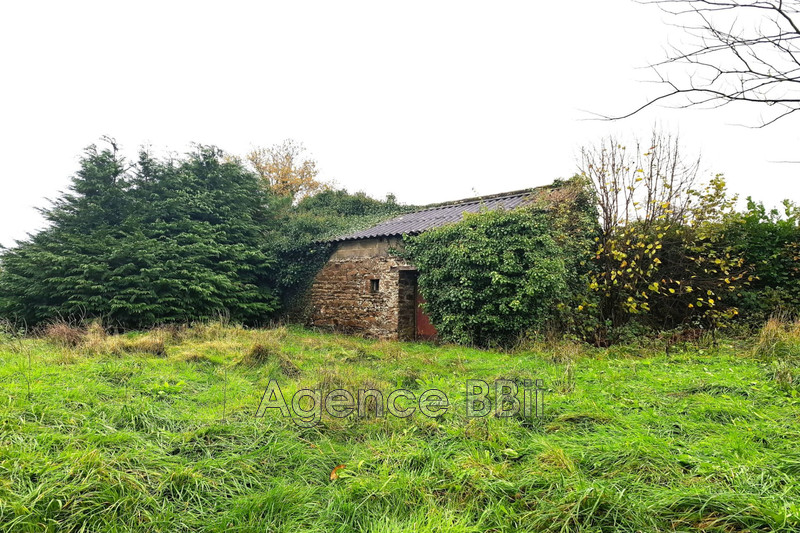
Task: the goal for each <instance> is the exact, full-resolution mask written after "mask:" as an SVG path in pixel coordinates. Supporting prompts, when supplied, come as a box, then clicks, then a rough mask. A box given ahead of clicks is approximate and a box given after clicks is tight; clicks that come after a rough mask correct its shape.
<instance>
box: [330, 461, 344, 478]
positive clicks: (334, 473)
mask: <svg viewBox="0 0 800 533" xmlns="http://www.w3.org/2000/svg"><path fill="white" fill-rule="evenodd" d="M345 467H347V465H339V466H337V467H336V468H334V469H333V470H331V481H333V480H334V479H339V470H344V469H345Z"/></svg>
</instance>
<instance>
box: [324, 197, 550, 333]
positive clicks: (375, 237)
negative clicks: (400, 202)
mask: <svg viewBox="0 0 800 533" xmlns="http://www.w3.org/2000/svg"><path fill="white" fill-rule="evenodd" d="M543 190H544V188H538V189H525V190H522V191H514V192H508V193H502V194H495V195H492V196H483V197H478V198H469V199H465V200H458V201H455V202H448V203H445V204H438V205H433V206H429V207H427V208H425V209H421V210H419V211H415V212H413V213H407V214H404V215H400V216H398V217H395V218H392V219H390V220H387V221H385V222H381V223H380V224H378V225H376V226H373V227H371V228H368V229H365V230H362V231H357V232H355V233H351V234H348V235H343V236H341V237H337V238H335V239H333V243H334V245H335V247H334V251H333V253H332V255H331V257H330V259H329V260H328V262H327V263H326V264H325V266H324V267H323V268H322V269H321V270H320V272H319V273H318V274H317V276H316V277H315V279H314V282H313V284H312V286H311V290H310V295H309V299H310V301H309V303H310V309H309V311H310V317H309V321H310V324H311V325H313V326H316V327H322V328H328V329H333V330H336V331H342V332H346V333H356V334H361V335H364V336H367V337H375V338H382V339H399V340H414V339H424V338H431V337H434V336H435V335H436V330H435V329H434V327H433V326H432V325H431V323H430V320H429V319H428V317H427V316H426V315H425V313H424V312H423V310H422V308H421V307H420V304H421V303H422V302H423V299H422V295H421V294H420V293H419V291H418V290H417V270H416V268H414V266H413V265H411V264H409V263H407V262H405V261H403V260H402V259H400V258H398V257H396V256H394V255H392V254H391V253H390V250H391V249H393V248H400V247H402V245H403V237H404V236H405V235H416V234H419V233H422V232H424V231H426V230H429V229H431V228H436V227H439V226H443V225H445V224H451V223H454V222H458V221H460V220H461V219H462V217H463V215H464V213H476V212H479V211H481V210H482V209H489V210H491V209H498V208H502V209H514V208H517V207H520V206H522V205H525V204H527V203H530V202H531V201H532V200H533V199H534V198H536V197H538V196H539V195H540V193H541V192H542V191H543Z"/></svg>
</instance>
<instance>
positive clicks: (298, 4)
mask: <svg viewBox="0 0 800 533" xmlns="http://www.w3.org/2000/svg"><path fill="white" fill-rule="evenodd" d="M665 21H666V20H665V18H664V16H663V15H662V14H661V12H660V11H659V10H658V9H657V8H655V7H652V6H642V5H639V4H636V3H634V2H633V1H631V0H603V1H602V2H600V1H597V0H573V1H571V2H564V3H563V4H562V3H561V2H532V1H530V0H527V1H502V0H496V1H493V2H489V1H484V2H470V1H464V0H459V1H450V2H445V1H440V0H436V1H431V0H428V1H426V2H416V1H408V0H407V1H403V2H393V3H390V2H377V1H374V0H373V1H365V2H349V1H344V0H338V1H336V2H331V1H314V2H312V1H298V0H294V1H282V2H276V1H264V0H262V1H251V2H235V1H230V0H229V1H227V2H200V1H192V2H179V1H175V0H172V1H169V2H167V1H165V0H162V1H159V2H151V1H142V0H139V1H136V2H131V1H128V2H122V1H117V2H109V1H102V2H88V1H78V0H73V1H71V2H63V1H59V2H10V1H5V2H3V3H2V4H0V76H2V77H0V158H2V165H0V244H3V245H6V246H9V245H12V244H13V242H14V239H15V238H24V237H25V235H26V233H28V232H31V231H35V230H36V229H37V228H39V227H41V225H42V220H41V218H40V217H39V215H38V213H37V212H36V211H35V210H34V206H40V207H41V206H46V205H48V204H47V201H46V200H45V198H48V197H49V198H53V197H57V196H58V194H59V191H61V190H64V189H65V188H66V187H67V185H68V184H69V177H70V176H71V175H72V173H74V172H75V170H76V169H77V161H78V158H79V156H80V154H81V151H82V149H83V148H84V147H85V146H87V145H89V144H91V143H93V142H97V140H98V139H99V137H100V136H101V135H110V136H113V137H115V138H116V139H117V141H118V142H119V143H121V144H122V146H123V148H124V149H125V151H126V153H128V154H130V156H135V153H136V151H137V149H138V148H139V146H141V145H142V144H151V145H153V146H154V147H155V148H157V149H162V150H175V151H184V150H185V149H186V148H187V147H188V145H189V143H190V142H193V141H194V142H202V143H209V144H216V145H217V146H219V147H221V148H223V149H225V150H226V151H229V152H232V153H237V154H244V153H245V152H247V151H248V149H249V148H251V146H253V145H264V146H268V145H271V144H274V143H278V142H280V141H282V140H283V139H285V138H292V139H295V140H298V141H301V142H303V143H304V144H305V145H306V147H307V148H308V149H309V150H310V152H311V153H312V155H313V156H314V157H315V158H316V159H317V161H318V162H319V166H320V168H321V171H322V172H321V176H320V177H322V178H326V179H333V180H336V182H337V184H338V185H339V186H343V187H346V188H347V189H348V190H351V191H358V190H363V191H365V192H367V193H368V194H370V195H373V196H376V197H379V198H383V197H384V196H385V195H386V193H388V192H393V193H395V194H396V195H397V197H398V200H399V201H401V202H405V203H419V204H422V203H429V202H436V201H445V200H451V199H457V198H462V197H468V196H473V195H475V194H491V193H496V192H502V191H507V190H514V189H520V188H525V187H531V186H536V185H541V184H545V183H549V182H551V181H552V180H553V179H555V178H558V177H569V176H570V175H572V174H573V173H574V172H575V168H576V160H575V156H576V153H577V151H578V150H579V148H580V146H582V145H584V144H587V143H592V142H595V141H596V140H598V139H599V138H600V137H603V136H605V135H608V134H617V135H625V136H634V135H636V136H641V137H646V136H647V135H648V133H649V130H650V129H651V128H652V126H653V124H654V123H656V122H657V123H658V124H660V125H661V127H662V128H663V129H665V130H668V131H672V132H678V133H680V135H681V137H682V140H683V144H684V146H685V148H686V152H687V153H697V152H700V153H702V156H703V161H704V168H705V170H706V171H707V174H708V175H711V174H713V173H716V172H721V173H724V174H725V175H726V176H727V178H728V181H729V186H730V189H731V190H732V191H733V192H737V193H739V194H740V195H741V196H742V197H744V196H747V195H753V196H754V197H755V198H756V199H761V200H764V201H765V202H766V203H767V204H770V205H774V204H776V203H777V202H778V201H780V200H781V199H782V198H786V197H788V198H792V199H794V200H800V180H798V178H800V165H799V164H779V163H774V162H771V161H780V160H800V115H793V116H792V117H789V118H786V119H784V120H783V121H781V122H778V123H777V124H775V125H774V126H771V127H769V128H766V129H751V128H744V127H741V126H737V125H735V124H741V123H745V124H753V123H754V120H753V116H754V115H751V114H749V113H748V111H747V109H744V110H743V109H735V108H726V109H721V110H712V111H709V110H673V109H666V108H653V109H650V110H648V111H646V112H643V113H641V114H640V115H637V116H636V117H634V118H631V119H626V120H624V121H621V122H613V123H610V122H604V121H586V120H583V119H586V118H588V117H589V115H588V114H587V113H586V112H585V110H589V111H594V112H598V113H607V114H615V113H623V112H626V111H629V110H631V109H632V108H633V107H635V106H638V105H640V104H642V103H644V102H645V101H646V99H647V97H648V96H655V95H657V94H659V93H660V92H661V91H662V90H663V88H662V87H659V86H658V85H654V84H647V83H642V81H641V80H646V79H650V74H649V72H648V71H647V70H644V69H641V67H644V66H645V65H647V64H648V63H650V62H654V61H657V60H659V59H662V58H663V57H664V50H663V47H664V46H665V45H666V44H667V43H669V42H672V43H679V42H680V40H681V38H682V33H681V32H680V31H679V30H677V29H675V28H672V27H670V26H668V25H667V24H666V23H665Z"/></svg>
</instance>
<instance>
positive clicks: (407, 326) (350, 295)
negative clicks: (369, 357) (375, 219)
mask: <svg viewBox="0 0 800 533" xmlns="http://www.w3.org/2000/svg"><path fill="white" fill-rule="evenodd" d="M400 246H402V242H401V241H400V240H399V239H398V238H382V237H379V238H374V239H361V240H356V241H347V242H341V243H339V244H338V245H337V248H336V250H335V251H334V253H333V255H332V256H331V258H330V260H329V261H328V262H327V263H326V265H325V266H324V267H323V268H322V270H320V272H319V273H318V274H317V276H316V278H315V279H314V283H313V284H312V286H311V292H310V304H311V317H310V323H311V325H313V326H316V327H321V328H326V329H332V330H336V331H341V332H345V333H357V334H361V335H364V336H367V337H374V338H381V339H400V340H411V339H413V338H414V327H415V326H414V313H415V310H416V270H415V269H414V267H413V266H411V265H409V264H408V263H406V262H404V261H403V260H402V259H400V258H398V257H395V256H393V255H391V254H390V253H389V250H390V249H391V248H398V247H400Z"/></svg>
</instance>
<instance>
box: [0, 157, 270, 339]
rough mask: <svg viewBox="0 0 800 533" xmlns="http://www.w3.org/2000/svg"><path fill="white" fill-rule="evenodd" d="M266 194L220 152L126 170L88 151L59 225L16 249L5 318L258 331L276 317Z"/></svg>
mask: <svg viewBox="0 0 800 533" xmlns="http://www.w3.org/2000/svg"><path fill="white" fill-rule="evenodd" d="M269 200H270V198H269V196H268V195H267V194H266V193H265V192H263V190H262V188H261V187H260V185H259V182H258V178H257V177H256V176H255V175H254V174H252V173H250V172H248V171H247V170H245V169H244V168H243V167H242V166H241V165H239V164H238V163H236V162H223V160H222V153H221V152H220V151H219V150H218V149H216V148H213V147H205V146H198V147H197V148H196V150H195V151H194V152H193V153H190V154H187V155H186V156H185V157H184V158H182V159H175V160H168V161H159V160H156V159H154V158H152V157H151V156H150V155H148V154H147V153H146V152H142V153H141V154H140V156H139V160H138V162H137V163H135V164H133V165H130V166H129V165H128V164H127V163H126V162H125V161H124V160H123V159H122V157H121V156H120V155H119V154H118V153H117V149H116V146H115V145H114V144H113V142H112V143H111V147H110V148H105V149H102V150H99V149H98V148H97V147H95V146H91V147H89V148H88V149H87V150H86V153H85V155H84V157H83V158H82V160H81V168H80V170H79V172H78V173H77V174H76V176H75V177H74V178H73V183H72V187H71V189H70V192H69V193H67V194H65V195H63V196H62V197H61V198H60V199H59V200H57V201H56V202H55V203H54V205H53V206H52V208H50V209H48V210H45V211H44V215H45V216H46V218H47V220H48V221H49V222H50V226H49V227H48V228H47V229H46V230H44V231H42V232H40V233H38V234H36V235H35V236H33V237H31V238H30V239H29V240H27V241H24V242H21V243H19V244H18V246H17V247H15V248H13V249H11V250H7V251H6V252H5V253H4V254H3V256H2V271H0V315H2V316H6V317H9V318H12V319H15V320H22V321H25V322H27V323H28V324H31V325H32V324H38V323H41V322H44V321H51V320H54V319H56V318H58V317H65V318H68V317H80V318H84V317H98V318H102V319H103V320H104V321H107V322H109V323H113V324H118V325H121V326H124V327H144V326H149V325H152V324H155V323H159V322H186V321H191V320H201V319H208V318H211V317H213V316H217V315H219V314H224V315H226V316H230V317H231V318H233V319H234V320H240V321H244V322H258V321H263V320H265V319H266V318H267V317H268V316H269V315H270V313H272V312H273V311H274V310H275V309H276V304H277V299H276V291H275V288H274V285H273V284H272V282H271V279H270V278H271V268H272V267H273V265H274V259H273V258H272V257H271V256H270V255H268V254H267V253H266V252H264V251H263V250H264V249H265V239H264V230H265V228H267V227H269V225H270V223H271V221H270V216H269V211H268V209H267V206H268V202H269Z"/></svg>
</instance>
